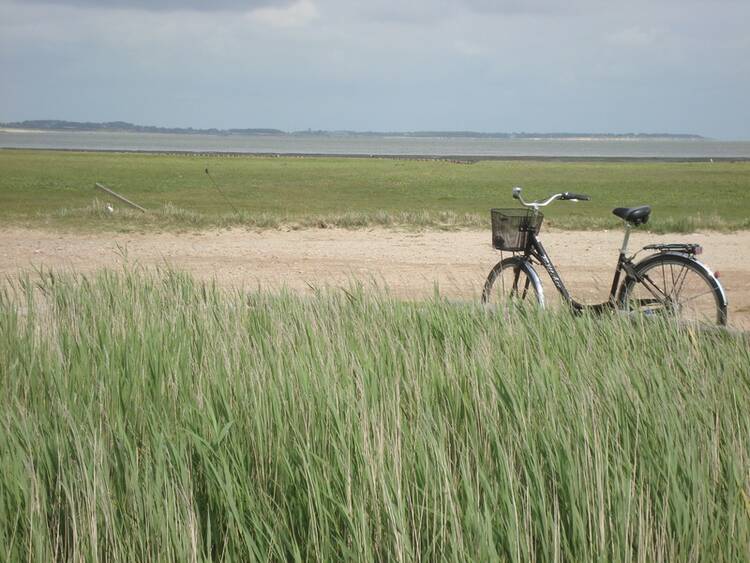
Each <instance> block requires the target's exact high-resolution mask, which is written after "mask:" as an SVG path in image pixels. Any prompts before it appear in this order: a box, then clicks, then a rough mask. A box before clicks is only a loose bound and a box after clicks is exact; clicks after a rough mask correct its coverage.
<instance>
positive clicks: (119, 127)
mask: <svg viewBox="0 0 750 563" xmlns="http://www.w3.org/2000/svg"><path fill="white" fill-rule="evenodd" d="M0 131H1V132H4V133H34V132H62V133H100V132H101V133H132V134H138V135H143V134H156V135H159V134H165V135H212V136H221V137H226V136H251V137H269V136H278V137H303V138H304V137H333V138H346V137H359V138H361V137H378V138H397V139H502V140H508V141H513V140H528V141H547V140H549V141H608V140H613V141H630V140H632V141H648V140H654V141H665V140H668V141H707V140H709V139H708V138H706V137H703V136H701V135H693V134H673V133H632V132H629V133H589V132H585V133H584V132H563V131H559V132H552V133H540V132H523V131H522V132H512V133H502V132H494V133H483V132H479V131H438V130H435V131H349V130H334V131H327V130H311V129H308V130H306V131H282V130H281V129H271V128H232V129H215V128H212V129H193V128H192V127H187V128H184V127H156V126H153V125H136V124H132V123H128V122H124V121H112V122H104V123H93V122H77V121H61V120H52V119H50V120H28V121H17V122H7V123H0Z"/></svg>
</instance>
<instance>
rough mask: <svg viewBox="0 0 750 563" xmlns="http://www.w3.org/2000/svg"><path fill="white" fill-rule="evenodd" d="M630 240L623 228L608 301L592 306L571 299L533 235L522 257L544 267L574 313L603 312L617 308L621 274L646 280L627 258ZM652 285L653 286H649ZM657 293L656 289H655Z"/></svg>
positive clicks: (627, 231)
mask: <svg viewBox="0 0 750 563" xmlns="http://www.w3.org/2000/svg"><path fill="white" fill-rule="evenodd" d="M629 239H630V227H629V226H626V227H625V239H624V240H623V244H622V247H621V248H620V253H619V256H618V258H617V266H616V267H615V273H614V276H613V278H612V286H611V288H610V291H609V299H608V300H607V301H605V302H603V303H597V304H593V305H585V304H583V303H579V302H578V301H576V300H575V299H573V297H572V296H571V295H570V292H569V291H568V288H567V287H566V286H565V282H563V280H562V278H561V277H560V274H559V273H558V271H557V269H556V268H555V265H554V264H553V263H552V260H551V259H550V257H549V254H547V251H546V250H545V248H544V245H542V243H541V241H540V240H539V239H538V238H537V237H536V235H535V234H534V233H529V237H528V239H527V242H526V248H525V249H524V253H523V257H524V259H525V260H529V261H530V259H531V258H534V259H536V260H537V261H538V262H539V263H540V264H541V265H542V266H544V269H545V270H546V271H547V274H548V275H549V277H550V279H551V280H552V283H553V284H554V286H555V288H556V289H557V291H558V293H560V295H561V296H562V297H563V299H564V300H565V302H566V303H568V304H569V305H570V307H571V308H572V309H573V310H575V311H584V310H589V311H594V312H599V311H604V310H607V309H615V308H616V307H617V294H618V289H619V287H620V280H621V279H623V278H622V274H623V272H624V273H625V275H626V276H630V277H632V278H635V279H637V280H638V281H640V282H642V283H643V282H644V281H647V280H644V279H643V278H641V276H639V275H638V273H637V272H636V266H635V264H634V263H633V261H632V260H631V259H630V258H628V257H627V247H628V241H629ZM645 285H646V287H648V284H645ZM651 285H653V284H651ZM655 289H657V291H658V288H655ZM649 290H650V291H651V292H652V293H654V296H655V297H656V298H658V297H659V296H658V295H657V294H656V293H655V292H654V288H651V287H649Z"/></svg>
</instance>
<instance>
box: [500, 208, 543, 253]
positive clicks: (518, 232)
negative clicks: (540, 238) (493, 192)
mask: <svg viewBox="0 0 750 563" xmlns="http://www.w3.org/2000/svg"><path fill="white" fill-rule="evenodd" d="M490 213H491V215H492V246H493V247H494V248H496V249H498V250H505V251H508V252H520V251H521V250H524V249H525V248H526V242H527V241H528V238H529V234H530V233H531V234H537V233H538V232H539V228H540V227H541V226H542V219H544V215H543V214H542V213H537V214H536V215H534V212H533V211H531V210H529V209H492V210H490Z"/></svg>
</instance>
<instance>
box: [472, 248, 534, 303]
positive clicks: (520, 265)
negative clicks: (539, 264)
mask: <svg viewBox="0 0 750 563" xmlns="http://www.w3.org/2000/svg"><path fill="white" fill-rule="evenodd" d="M482 303H483V304H485V305H501V304H511V303H529V304H534V305H538V306H541V307H544V292H543V290H542V284H541V282H540V280H539V276H538V275H537V273H536V270H534V268H533V267H532V265H531V264H530V263H529V262H528V261H527V260H524V259H522V258H520V257H515V256H514V257H512V258H506V259H505V260H502V261H501V262H498V263H497V264H496V265H495V267H494V268H492V270H491V271H490V273H489V275H488V276H487V281H486V282H485V283H484V290H483V291H482Z"/></svg>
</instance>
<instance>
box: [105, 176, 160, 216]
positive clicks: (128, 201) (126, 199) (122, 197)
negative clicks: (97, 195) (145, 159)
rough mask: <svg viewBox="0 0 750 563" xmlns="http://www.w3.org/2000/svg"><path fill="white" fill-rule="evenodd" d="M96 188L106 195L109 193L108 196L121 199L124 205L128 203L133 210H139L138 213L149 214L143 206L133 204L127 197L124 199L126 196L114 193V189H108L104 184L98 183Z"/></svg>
mask: <svg viewBox="0 0 750 563" xmlns="http://www.w3.org/2000/svg"><path fill="white" fill-rule="evenodd" d="M94 187H96V188H98V189H100V190H101V191H103V192H104V193H107V194H109V195H111V196H112V197H115V198H117V199H119V200H120V201H122V202H123V203H126V204H128V205H129V206H130V207H132V208H134V209H137V210H138V211H142V212H143V213H147V211H146V210H145V209H144V208H143V207H141V206H140V205H138V204H137V203H133V202H132V201H130V200H129V199H128V198H126V197H124V196H121V195H120V194H118V193H117V192H116V191H114V190H112V189H110V188H108V187H107V186H105V185H104V184H100V183H99V182H96V183H95V184H94Z"/></svg>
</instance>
